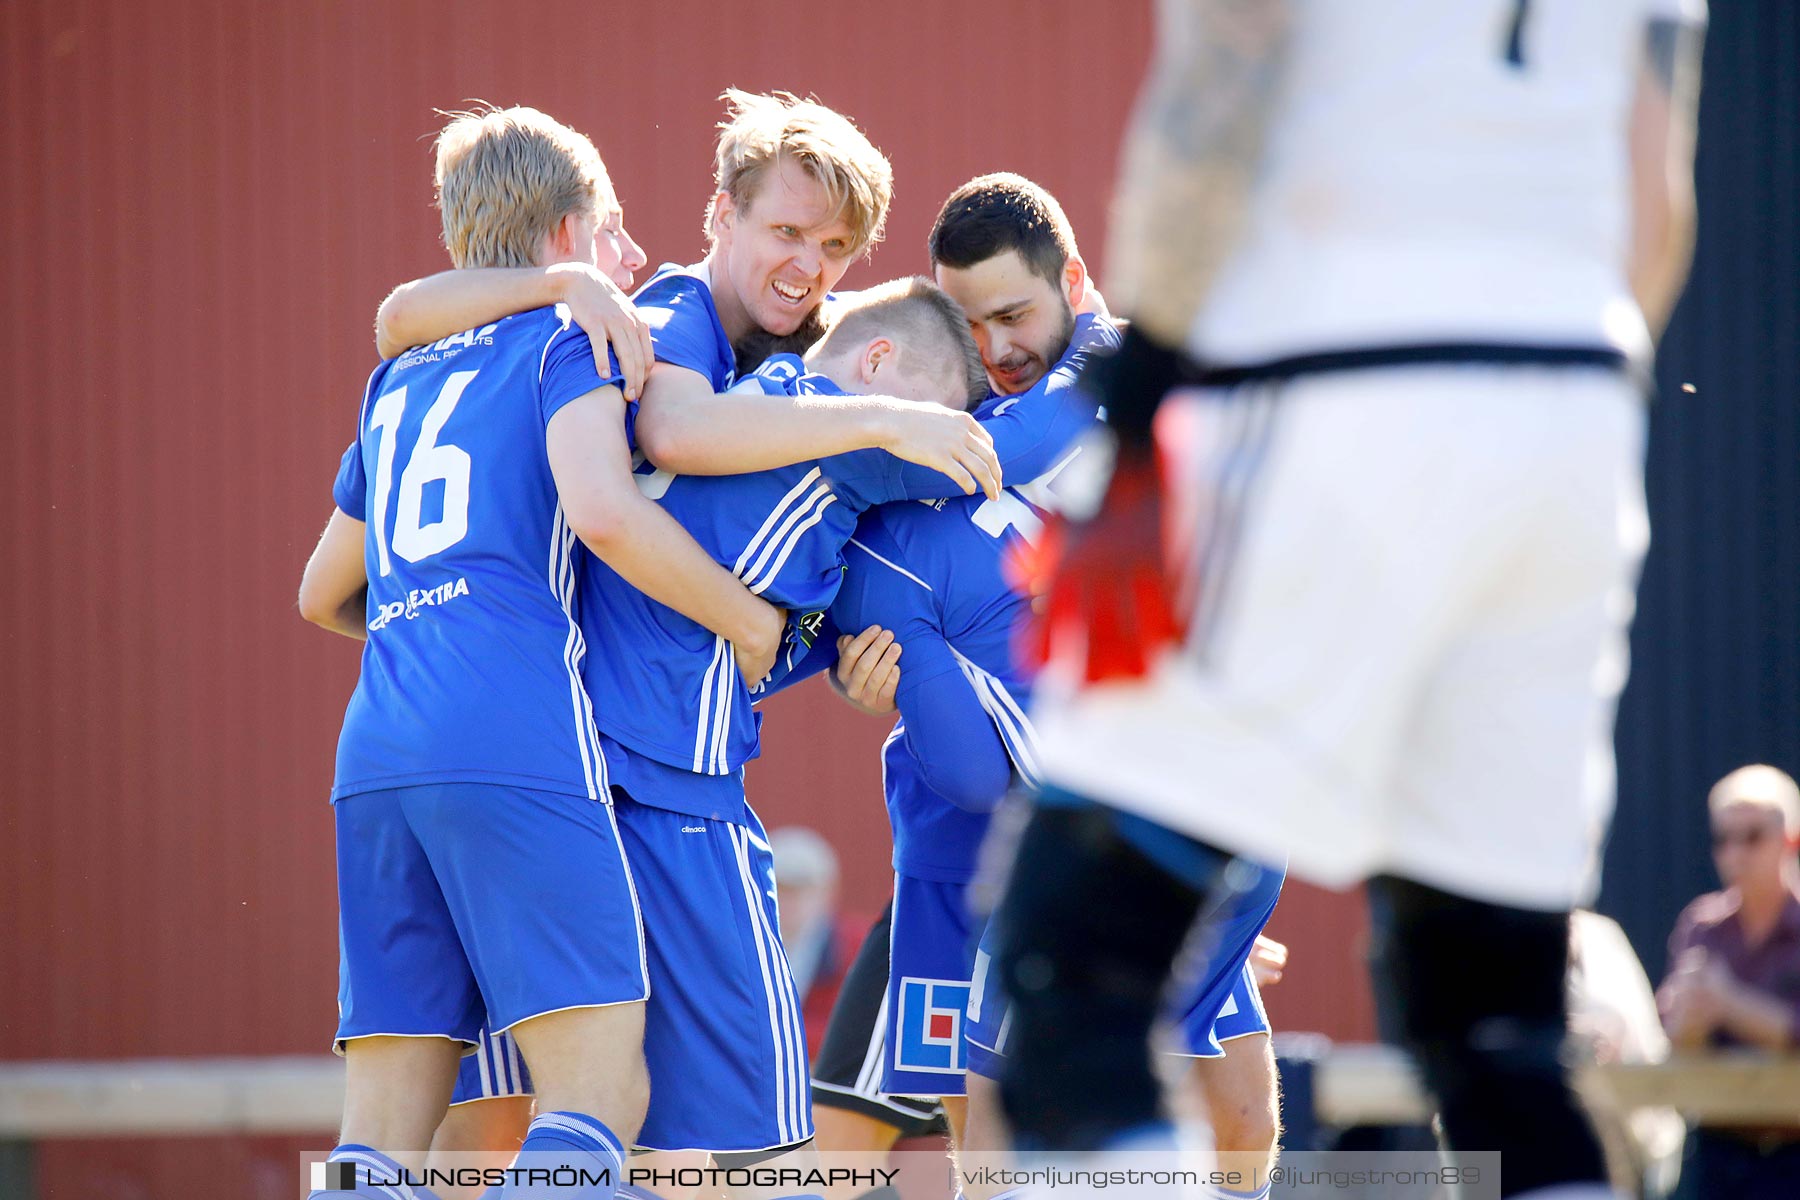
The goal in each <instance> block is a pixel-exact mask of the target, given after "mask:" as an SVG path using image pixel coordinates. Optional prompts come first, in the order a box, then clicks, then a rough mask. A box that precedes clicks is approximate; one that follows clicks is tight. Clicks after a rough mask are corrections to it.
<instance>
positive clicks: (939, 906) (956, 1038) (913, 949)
mask: <svg viewBox="0 0 1800 1200" xmlns="http://www.w3.org/2000/svg"><path fill="white" fill-rule="evenodd" d="M968 891H969V885H968V884H966V883H939V882H937V881H935V880H929V879H915V878H913V877H912V876H910V875H895V876H894V925H893V931H892V934H891V936H890V938H889V943H888V992H887V1032H886V1042H887V1046H888V1051H889V1052H888V1054H887V1055H886V1056H885V1059H884V1062H883V1065H882V1073H881V1090H882V1091H883V1092H884V1093H886V1094H887V1095H890V1096H923V1097H939V1096H961V1095H963V1094H964V1092H965V1091H966V1090H967V1089H966V1087H965V1085H964V1083H963V1071H964V1069H965V1068H966V1066H967V1051H966V1049H965V1043H964V1040H963V1023H964V1013H965V1011H966V1009H967V1007H968V1000H969V979H970V977H971V975H972V974H973V972H974V969H975V945H976V941H977V939H978V936H979V934H980V932H981V926H980V923H979V922H977V921H976V920H975V919H974V918H973V917H971V916H970V915H969V905H968Z"/></svg>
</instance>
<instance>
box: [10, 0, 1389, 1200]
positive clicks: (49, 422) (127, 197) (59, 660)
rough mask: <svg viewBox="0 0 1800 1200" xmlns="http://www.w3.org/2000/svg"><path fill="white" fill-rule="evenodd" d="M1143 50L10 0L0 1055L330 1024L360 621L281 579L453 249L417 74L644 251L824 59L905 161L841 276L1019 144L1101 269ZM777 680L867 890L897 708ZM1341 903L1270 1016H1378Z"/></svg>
mask: <svg viewBox="0 0 1800 1200" xmlns="http://www.w3.org/2000/svg"><path fill="white" fill-rule="evenodd" d="M1148 44H1149V17H1148V6H1147V5H1146V4H1144V3H1142V2H1141V0H1133V2H1119V3H1109V4H1105V5H1100V4H1084V3H1077V2H1075V0H993V2H989V3H981V4H968V3H956V2H952V0H914V2H913V3H911V4H908V5H905V6H903V7H896V6H891V5H874V4H864V3H843V4H839V5H818V4H799V3H792V2H787V0H783V2H778V3H777V2H771V3H747V4H737V5H728V4H712V3H703V2H700V0H661V2H660V3H655V4H625V3H594V2H592V0H589V2H587V3H566V2H565V3H543V4H531V5H519V4H473V3H451V4H437V3H423V2H419V0H412V2H407V3H398V2H395V3H380V4H374V3H347V2H341V3H324V2H321V3H316V4H303V5H263V4H253V3H249V2H243V3H228V2H225V0H218V2H214V3H202V2H200V0H168V2H159V3H157V4H153V5H143V4H134V3H125V2H123V0H120V2H116V3H104V2H100V0H54V2H52V0H14V2H13V3H9V4H4V5H0V100H3V102H4V105H5V107H4V110H3V111H0V238H3V239H4V243H3V245H4V253H3V254H0V262H3V263H4V266H5V283H4V288H3V289H0V318H3V320H0V327H3V328H4V329H5V331H6V335H5V336H6V351H5V353H4V354H3V355H0V387H3V389H4V392H3V395H0V414H3V424H0V431H3V432H4V434H5V437H4V443H5V448H4V450H3V451H0V453H3V454H4V455H5V457H4V459H0V462H4V464H5V466H4V470H3V472H0V500H3V502H4V503H3V504H0V551H3V553H4V564H5V570H4V572H3V575H4V580H3V582H0V648H3V652H4V663H5V668H4V671H0V677H3V682H0V1058H36V1057H67V1056H79V1057H98V1058H108V1057H120V1056H135V1055H203V1054H257V1053H282V1052H296V1051H307V1050H316V1049H321V1048H323V1046H324V1045H325V1041H326V1039H327V1037H328V1036H329V1031H330V1029H331V1025H332V1021H333V1015H334V1009H333V1000H334V987H335V978H336V977H335V970H334V967H335V957H334V950H335V941H334V929H333V920H334V916H335V913H334V893H333V867H332V856H331V827H330V811H329V808H328V806H327V804H326V802H325V796H326V791H327V788H328V785H329V782H330V774H331V763H332V749H333V745H334V739H335V737H336V732H337V725H338V720H339V717H340V715H341V712H342V706H343V703H344V701H345V699H346V698H347V697H348V695H349V692H350V688H351V686H352V684H353V682H354V678H355V671H356V652H355V648H354V647H352V646H350V645H349V644H348V643H345V642H342V641H340V640H337V639H333V638H331V637H330V636H329V635H326V634H324V633H321V632H319V631H317V630H315V629H312V628H311V627H309V626H307V625H305V624H304V623H302V622H301V621H300V620H299V618H298V617H297V615H296V614H295V612H294V605H293V595H294V589H295V586H296V584H297V582H298V578H299V572H300V568H301V566H302V564H303V563H304V561H305V558H306V555H307V553H308V551H309V550H310V548H311V544H312V541H313V539H314V537H315V536H316V534H317V531H318V529H319V528H320V527H321V526H322V525H323V523H324V520H325V518H326V516H327V515H328V513H329V510H330V504H331V501H330V495H329V487H330V481H331V477H332V473H333V470H334V468H335V464H336V460H337V455H338V453H339V451H340V450H341V448H342V447H343V445H344V443H345V442H346V441H347V440H348V438H349V437H350V435H351V430H352V422H353V420H354V417H353V415H352V414H353V412H354V410H355V405H356V399H357V397H358V395H359V393H360V389H361V385H362V382H363V379H364V377H365V375H366V372H367V371H368V369H369V368H370V367H371V366H372V364H373V353H372V346H371V341H370V336H369V323H370V319H371V317H372V315H373V313H374V309H375V306H376V304H377V302H378V301H379V300H380V298H381V296H382V295H383V293H384V292H385V291H386V289H387V288H389V287H391V286H392V285H393V284H394V283H395V282H397V281H399V280H401V279H404V278H407V277H410V276H413V275H417V274H420V273H423V272H427V271H432V270H436V269H438V268H439V267H441V266H443V265H445V264H444V258H443V254H442V250H441V247H440V246H439V244H438V242H437V240H436V239H437V226H436V221H435V214H434V213H433V211H432V210H431V208H430V198H431V191H430V167H431V156H430V140H429V135H430V134H431V133H432V132H434V131H435V129H436V127H437V125H438V124H439V118H438V117H436V116H435V115H434V113H433V109H434V108H452V107H455V106H457V105H459V104H461V103H462V102H464V101H466V100H469V99H473V98H481V99H487V100H492V101H496V102H500V103H530V104H535V105H537V106H539V107H542V108H544V109H546V110H547V111H549V112H551V113H554V114H556V115H557V116H559V117H561V118H563V119H565V120H567V121H569V122H570V123H572V124H574V125H575V126H577V127H579V128H581V129H583V130H585V131H587V132H589V133H590V134H591V135H593V137H594V138H595V141H596V142H597V143H598V144H599V146H600V148H601V151H602V153H603V155H604V156H605V157H606V159H607V162H608V163H609V165H610V167H611V169H612V172H613V176H614V179H615V181H616V182H617V184H618V187H619V190H620V193H621V196H622V198H623V200H624V203H625V206H626V215H627V219H628V221H629V223H630V225H631V227H632V229H633V231H634V233H635V234H636V235H637V237H638V238H639V240H640V241H642V242H643V243H644V244H645V246H646V247H647V249H648V250H649V252H650V254H651V256H652V259H653V261H655V260H662V259H680V260H692V259H695V258H697V257H698V256H699V255H700V253H701V249H702V247H701V243H700V234H699V219H700V212H701V208H702V205H703V202H704V200H705V198H706V196H707V194H708V192H709V190H710V163H711V159H710V152H711V141H712V136H713V125H714V123H715V122H716V121H717V119H718V117H719V115H720V106H719V104H718V102H717V100H716V97H717V95H718V93H719V92H720V91H721V90H722V89H723V88H724V87H726V86H727V85H738V86H743V87H747V88H751V89H759V90H760V89H771V88H788V89H792V90H794V91H798V92H812V93H816V94H817V95H818V96H819V97H820V98H821V99H823V100H825V101H826V102H828V103H830V104H832V105H834V106H837V107H839V108H841V109H843V110H844V111H846V112H848V113H850V114H852V115H853V116H854V117H855V118H856V119H857V120H858V122H859V123H860V124H861V125H862V127H863V128H864V129H865V130H866V131H867V132H868V133H869V135H870V136H871V138H872V139H873V140H874V141H875V142H876V143H877V144H878V145H880V146H882V147H883V148H884V149H885V150H886V151H887V152H888V153H889V155H890V156H891V157H892V159H893V162H894V167H895V174H896V180H897V185H898V186H897V190H896V199H895V205H894V210H893V215H892V218H891V220H890V223H889V230H888V233H889V236H888V241H887V243H886V244H885V245H884V246H883V247H881V248H880V249H879V250H878V251H877V252H876V254H875V256H874V258H873V261H871V262H869V263H865V264H860V265H858V266H857V267H856V268H854V270H853V271H852V273H851V275H850V276H849V277H848V279H847V281H846V283H847V285H849V286H860V285H863V284H867V283H870V282H874V281H877V280H880V279H883V278H887V277H891V276H893V275H897V274H902V273H907V272H913V271H919V270H923V269H925V266H926V264H925V260H924V252H923V243H924V236H925V232H926V230H927V228H928V227H929V224H930V221H931V218H932V216H933V215H934V214H935V211H936V207H937V203H938V201H939V200H940V199H941V198H942V197H943V196H944V195H945V194H946V193H947V192H948V191H949V189H950V188H952V187H953V186H955V185H956V184H957V183H960V182H961V181H962V180H964V179H966V178H967V177H969V176H971V175H974V174H977V173H979V172H982V171H989V170H996V169H1003V168H1004V169H1011V170H1017V171H1020V172H1023V173H1025V174H1027V175H1030V176H1032V177H1034V178H1036V179H1038V180H1040V181H1041V182H1043V183H1044V184H1045V185H1046V186H1048V187H1049V188H1050V189H1051V190H1052V191H1054V192H1055V193H1056V194H1057V195H1059V196H1060V197H1061V199H1062V200H1063V202H1064V205H1065V206H1066V208H1067V209H1068V212H1069V215H1070V217H1071V219H1072V221H1073V223H1074V225H1075V227H1076V229H1077V231H1078V233H1079V234H1081V235H1082V236H1083V237H1084V239H1085V240H1084V244H1083V245H1084V249H1085V250H1086V252H1087V255H1088V258H1089V262H1090V264H1091V265H1093V266H1095V267H1096V269H1097V271H1098V272H1099V274H1100V277H1101V280H1102V283H1104V278H1105V275H1104V271H1105V264H1104V262H1103V261H1101V259H1100V257H1099V256H1100V251H1101V248H1102V243H1103V240H1104V237H1103V221H1104V213H1105V205H1106V198H1107V194H1108V190H1109V188H1110V184H1111V179H1112V175H1113V164H1114V161H1115V158H1116V154H1117V145H1118V137H1119V132H1120V130H1121V128H1122V127H1123V125H1124V122H1125V118H1126V114H1127V111H1128V109H1129V106H1130V104H1131V100H1132V97H1133V95H1134V93H1135V90H1136V86H1137V80H1138V78H1139V76H1140V73H1141V71H1142V67H1143V64H1144V61H1145V58H1146V53H1147V49H1148ZM768 709H769V712H768V717H767V729H766V732H767V736H766V739H765V742H766V750H765V755H764V759H763V761H762V762H760V763H758V764H757V765H756V766H755V767H754V768H753V770H752V773H751V787H752V797H753V799H754V800H755V802H756V803H757V805H758V806H759V808H760V809H761V811H762V812H763V815H764V819H765V821H766V822H767V823H768V824H769V825H770V826H771V827H773V826H775V825H778V824H784V823H788V822H795V821H803V822H806V823H809V824H813V825H815V826H817V827H819V828H820V829H822V830H823V831H824V832H826V833H827V834H828V835H829V836H831V837H832V838H833V840H834V841H835V842H836V843H837V844H838V846H839V847H840V850H841V851H842V853H843V854H844V857H845V859H846V864H845V865H846V870H845V890H846V893H847V895H846V900H847V902H848V903H850V904H851V905H854V906H856V907H859V908H865V909H871V908H874V907H875V906H877V905H878V904H880V903H881V902H882V900H883V899H884V898H885V895H886V888H887V886H888V876H887V868H886V860H887V844H886V828H885V821H884V817H883V814H882V811H881V806H880V799H879V794H878V788H879V772H878V768H877V763H876V758H875V749H876V746H877V745H878V743H879V740H880V737H881V734H882V732H883V730H882V727H881V725H880V723H878V722H873V721H868V720H864V719H861V718H858V717H856V716H854V715H853V714H851V713H850V712H849V711H848V710H846V709H844V708H843V707H842V706H840V705H838V704H837V703H836V702H835V701H834V700H833V699H832V698H831V697H829V696H828V695H826V694H825V693H824V691H823V689H822V688H818V687H814V686H808V687H807V688H804V689H801V690H799V691H798V692H796V693H795V694H793V695H791V696H787V697H783V698H781V699H778V700H777V701H774V702H772V703H771V704H770V705H769V706H768ZM1359 921H1360V917H1358V916H1357V915H1356V910H1355V907H1354V906H1353V905H1347V904H1345V903H1344V902H1343V901H1333V900H1328V899H1325V898H1323V897H1321V896H1320V895H1319V894H1316V893H1303V892H1300V891H1296V892H1295V893H1294V894H1293V895H1292V897H1291V898H1290V899H1289V900H1288V901H1287V903H1286V904H1285V905H1284V907H1283V911H1282V913H1281V915H1280V916H1278V918H1277V930H1278V932H1282V933H1285V935H1286V936H1287V937H1288V938H1289V939H1290V940H1291V941H1293V942H1294V943H1295V944H1296V963H1295V968H1294V972H1293V975H1292V977H1291V980H1290V982H1289V983H1288V984H1284V985H1283V987H1282V989H1280V990H1279V991H1277V992H1276V993H1275V995H1274V996H1273V997H1272V998H1271V999H1272V1005H1273V1007H1274V1009H1275V1012H1276V1014H1277V1016H1278V1018H1280V1019H1281V1021H1282V1022H1283V1023H1284V1024H1289V1025H1299V1026H1305V1027H1312V1028H1320V1029H1325V1030H1327V1031H1329V1032H1333V1033H1336V1034H1340V1035H1361V1034H1366V1032H1367V1028H1368V1023H1367V1006H1366V1002H1365V1001H1363V1000H1360V999H1359V1000H1357V1001H1356V1002H1355V1003H1352V1004H1350V1005H1348V1006H1346V1005H1345V1004H1344V1003H1343V1002H1342V998H1343V996H1344V995H1345V994H1347V989H1348V994H1351V995H1355V996H1361V992H1360V991H1357V990H1356V987H1360V985H1355V987H1353V986H1352V985H1351V983H1350V978H1351V975H1352V970H1353V968H1352V959H1353V955H1352V952H1351V947H1352V943H1353V942H1354V941H1355V940H1356V939H1357V938H1358V937H1360V934H1359V932H1358V929H1359V928H1360V927H1359V925H1358V922H1359ZM234 1145H235V1146H236V1148H235V1149H234V1150H232V1151H231V1152H230V1153H231V1154H233V1155H235V1156H237V1158H238V1159H242V1160H243V1161H246V1162H248V1161H250V1160H252V1159H258V1157H259V1156H260V1158H261V1159H263V1160H267V1161H271V1162H273V1161H277V1160H280V1159H281V1158H282V1157H283V1156H285V1155H286V1153H287V1147H286V1144H285V1143H282V1144H280V1150H279V1153H276V1152H275V1151H273V1150H267V1145H274V1143H269V1144H266V1145H265V1144H263V1143H250V1142H241V1143H234ZM259 1146H261V1147H264V1148H263V1149H257V1147H259ZM134 1147H135V1149H134ZM172 1154H173V1152H168V1153H165V1152H164V1151H163V1150H156V1149H154V1148H151V1147H147V1146H145V1145H143V1144H137V1143H120V1144H117V1145H115V1146H113V1147H110V1148H108V1149H107V1150H106V1151H105V1152H104V1153H99V1152H89V1150H88V1148H85V1147H79V1146H74V1145H70V1146H65V1147H63V1148H61V1149H57V1150H53V1151H50V1152H47V1153H46V1156H45V1167H46V1177H47V1179H49V1180H50V1181H51V1182H52V1183H54V1184H55V1185H56V1189H57V1191H56V1194H59V1195H70V1196H75V1195H99V1194H105V1195H127V1194H143V1195H162V1194H169V1193H168V1192H167V1191H166V1190H162V1189H163V1188H164V1183H163V1182H158V1181H167V1180H168V1179H170V1178H172V1176H171V1175H169V1174H168V1172H169V1171H170V1170H172V1167H171V1166H170V1164H171V1163H172V1162H175V1161H177V1160H178V1158H179V1155H173V1157H172ZM271 1155H272V1156H273V1157H271ZM247 1169H248V1168H247ZM281 1169H282V1170H285V1169H286V1163H285V1162H283V1163H281ZM133 1172H137V1174H135V1175H134V1174H133ZM276 1175H277V1176H278V1175H279V1172H276ZM274 1177H276V1176H270V1178H274ZM121 1179H141V1180H145V1181H148V1182H142V1183H141V1184H140V1183H131V1184H130V1185H129V1186H130V1187H131V1188H137V1189H138V1191H135V1192H133V1191H130V1190H128V1188H127V1187H126V1185H125V1184H121V1183H119V1182H118V1181H119V1180H121ZM107 1181H110V1182H107ZM258 1186H259V1187H260V1186H262V1185H258ZM269 1186H271V1187H273V1186H274V1185H272V1184H271V1185H269ZM146 1189H147V1190H146ZM183 1194H184V1195H185V1194H194V1193H187V1192H184V1193H183ZM234 1194H236V1195H243V1194H244V1193H243V1192H241V1191H239V1192H236V1193H234ZM258 1194H262V1193H261V1192H259V1193H258ZM267 1194H270V1195H274V1194H284V1193H282V1192H281V1191H280V1189H279V1188H276V1190H273V1191H269V1192H267Z"/></svg>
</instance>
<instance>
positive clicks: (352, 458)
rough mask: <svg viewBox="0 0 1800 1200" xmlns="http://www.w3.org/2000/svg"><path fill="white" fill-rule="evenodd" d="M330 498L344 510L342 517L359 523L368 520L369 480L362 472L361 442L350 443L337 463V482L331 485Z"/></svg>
mask: <svg viewBox="0 0 1800 1200" xmlns="http://www.w3.org/2000/svg"><path fill="white" fill-rule="evenodd" d="M331 498H332V499H333V500H335V501H337V506H338V507H339V508H341V509H343V510H344V515H345V516H349V517H355V518H356V519H357V520H359V521H366V520H368V519H369V518H368V512H369V507H368V505H369V479H368V476H367V475H366V474H364V472H363V460H362V442H361V441H354V442H351V443H350V448H349V449H347V450H345V451H344V458H343V461H342V462H340V463H338V473H337V481H336V482H335V483H333V484H332V485H331Z"/></svg>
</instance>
